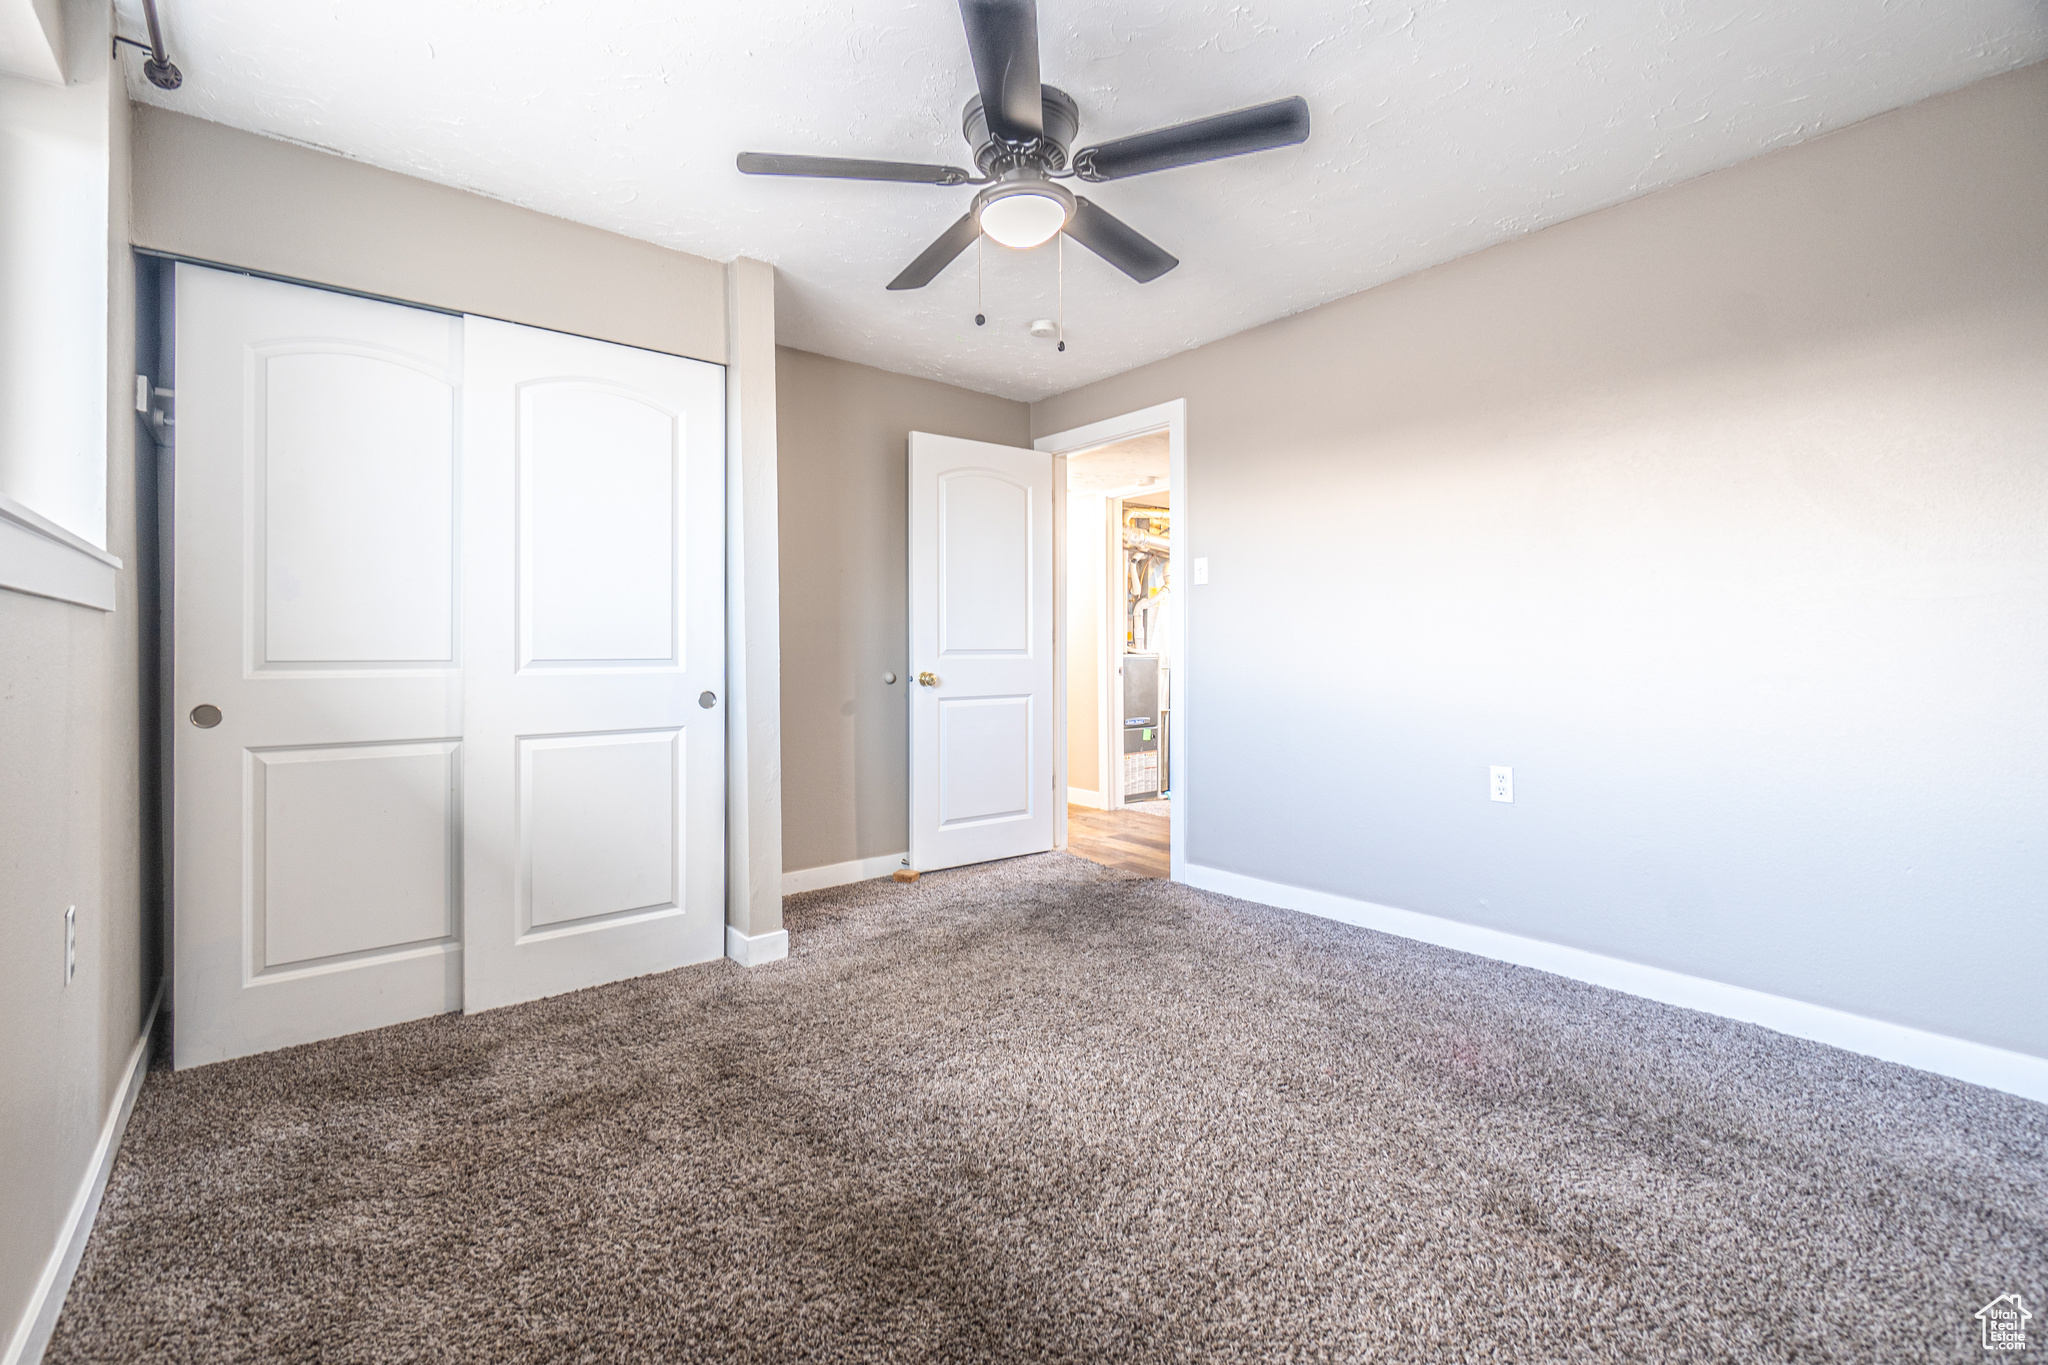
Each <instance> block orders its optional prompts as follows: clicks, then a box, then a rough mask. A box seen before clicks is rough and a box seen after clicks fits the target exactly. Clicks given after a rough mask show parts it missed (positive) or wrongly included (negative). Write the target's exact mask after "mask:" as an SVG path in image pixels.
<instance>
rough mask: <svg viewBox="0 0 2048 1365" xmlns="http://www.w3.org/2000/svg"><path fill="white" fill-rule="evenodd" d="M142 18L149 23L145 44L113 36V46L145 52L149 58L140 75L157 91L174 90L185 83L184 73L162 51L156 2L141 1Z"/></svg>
mask: <svg viewBox="0 0 2048 1365" xmlns="http://www.w3.org/2000/svg"><path fill="white" fill-rule="evenodd" d="M142 17H143V18H144V19H147V20H148V21H149V41H148V42H147V43H138V42H136V41H135V40H134V39H133V38H123V37H121V36H120V35H119V34H115V35H114V44H115V46H117V47H118V46H120V45H121V44H122V43H126V44H128V46H130V47H139V48H141V49H142V50H143V51H144V52H147V53H148V54H149V57H148V59H147V60H145V61H144V62H143V63H142V74H143V75H145V76H147V77H149V83H150V84H151V85H153V86H155V87H156V88H157V89H159V90H176V89H177V88H178V87H179V86H181V85H183V84H184V83H185V73H184V72H182V71H180V70H178V68H177V66H176V65H175V64H173V63H172V61H171V54H170V53H168V52H166V51H164V31H163V29H162V27H161V26H159V25H158V23H157V21H156V0H142Z"/></svg>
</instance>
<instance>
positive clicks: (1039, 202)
mask: <svg viewBox="0 0 2048 1365" xmlns="http://www.w3.org/2000/svg"><path fill="white" fill-rule="evenodd" d="M1073 214H1074V196H1073V195H1071V194H1068V193H1067V192H1066V191H1065V190H1063V189H1061V188H1060V187H1059V186H1058V185H1055V184H1052V183H1051V182H1050V181H1045V180H1013V181H1009V182H1007V183H1005V184H1001V185H995V186H992V187H990V188H989V189H986V190H984V191H982V193H981V196H980V197H979V198H978V199H977V200H976V201H975V221H976V222H978V223H979V224H980V225H981V230H982V231H983V232H985V233H987V234H988V235H989V236H990V237H991V238H992V239H993V240H994V241H995V242H996V244H997V245H999V246H1006V247H1010V248H1012V249H1013V250H1017V251H1028V250H1030V249H1031V248H1032V247H1035V246H1043V245H1044V244H1045V243H1047V242H1049V241H1051V240H1052V239H1053V238H1054V237H1057V236H1058V235H1059V232H1060V229H1061V228H1063V227H1065V226H1066V225H1067V220H1068V219H1069V218H1071V217H1073Z"/></svg>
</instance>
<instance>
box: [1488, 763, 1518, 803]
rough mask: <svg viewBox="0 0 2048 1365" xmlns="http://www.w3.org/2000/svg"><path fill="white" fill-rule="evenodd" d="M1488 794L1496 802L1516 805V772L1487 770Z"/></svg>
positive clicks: (1511, 769)
mask: <svg viewBox="0 0 2048 1365" xmlns="http://www.w3.org/2000/svg"><path fill="white" fill-rule="evenodd" d="M1486 783H1487V792H1488V794H1489V795H1491V796H1492V797H1493V799H1494V800H1496V801H1505V802H1507V803H1508V804H1509V805H1511V806H1512V805H1513V804H1514V803H1515V770H1514V769H1513V768H1489V769H1487V779H1486Z"/></svg>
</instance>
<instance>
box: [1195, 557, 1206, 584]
mask: <svg viewBox="0 0 2048 1365" xmlns="http://www.w3.org/2000/svg"><path fill="white" fill-rule="evenodd" d="M1208 581H1209V561H1208V560H1207V559H1206V558H1199V559H1197V560H1195V582H1197V583H1207V582H1208Z"/></svg>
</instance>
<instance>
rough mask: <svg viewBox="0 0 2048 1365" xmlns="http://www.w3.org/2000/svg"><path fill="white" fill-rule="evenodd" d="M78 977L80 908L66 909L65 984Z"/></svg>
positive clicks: (67, 907) (69, 906)
mask: <svg viewBox="0 0 2048 1365" xmlns="http://www.w3.org/2000/svg"><path fill="white" fill-rule="evenodd" d="M77 975H78V907H77V906H75V905H67V906H65V907H64V984H65V985H67V986H68V985H70V984H71V978H72V977H74V976H77Z"/></svg>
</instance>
